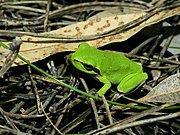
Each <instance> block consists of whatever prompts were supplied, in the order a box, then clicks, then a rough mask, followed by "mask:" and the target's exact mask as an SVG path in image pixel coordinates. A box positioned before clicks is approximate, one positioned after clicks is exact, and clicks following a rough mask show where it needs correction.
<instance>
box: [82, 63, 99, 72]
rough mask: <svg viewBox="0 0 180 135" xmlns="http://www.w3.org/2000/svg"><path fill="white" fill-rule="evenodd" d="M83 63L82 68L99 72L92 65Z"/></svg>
mask: <svg viewBox="0 0 180 135" xmlns="http://www.w3.org/2000/svg"><path fill="white" fill-rule="evenodd" d="M83 65H84V68H85V69H86V70H88V71H94V72H96V73H97V74H100V71H99V70H98V69H97V68H94V67H93V66H91V65H88V64H83Z"/></svg>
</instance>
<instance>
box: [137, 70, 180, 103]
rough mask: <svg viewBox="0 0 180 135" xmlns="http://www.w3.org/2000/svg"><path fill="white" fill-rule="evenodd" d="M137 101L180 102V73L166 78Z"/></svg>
mask: <svg viewBox="0 0 180 135" xmlns="http://www.w3.org/2000/svg"><path fill="white" fill-rule="evenodd" d="M138 101H139V102H161V103H180V73H178V74H175V75H172V76H170V77H168V78H166V79H165V80H163V81H162V82H160V83H159V84H158V85H157V86H155V87H154V88H153V89H152V90H151V91H150V92H149V93H148V94H147V95H146V96H145V97H143V98H141V99H139V100H138Z"/></svg>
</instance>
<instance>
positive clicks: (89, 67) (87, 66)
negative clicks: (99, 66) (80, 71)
mask: <svg viewBox="0 0 180 135" xmlns="http://www.w3.org/2000/svg"><path fill="white" fill-rule="evenodd" d="M83 65H84V68H85V69H86V70H88V71H91V70H93V66H91V65H87V64H83Z"/></svg>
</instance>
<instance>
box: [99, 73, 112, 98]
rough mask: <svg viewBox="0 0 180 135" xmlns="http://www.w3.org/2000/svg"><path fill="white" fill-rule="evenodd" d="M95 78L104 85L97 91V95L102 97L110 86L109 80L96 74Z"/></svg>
mask: <svg viewBox="0 0 180 135" xmlns="http://www.w3.org/2000/svg"><path fill="white" fill-rule="evenodd" d="M97 78H98V80H99V81H100V82H102V83H103V84H104V86H103V87H102V88H101V89H100V90H98V92H97V93H98V95H99V96H101V97H102V96H103V95H104V94H105V93H106V91H108V90H109V88H110V87H111V82H110V81H109V80H108V79H106V78H105V77H101V76H98V77H97Z"/></svg>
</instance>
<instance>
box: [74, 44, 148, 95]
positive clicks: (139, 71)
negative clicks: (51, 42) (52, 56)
mask: <svg viewBox="0 0 180 135" xmlns="http://www.w3.org/2000/svg"><path fill="white" fill-rule="evenodd" d="M70 61H71V63H72V64H73V66H74V67H75V68H77V69H78V70H80V71H82V72H85V73H88V74H91V75H92V76H94V77H95V78H97V79H98V80H99V81H100V82H102V83H103V84H104V85H103V87H102V88H101V89H100V90H99V91H98V92H97V93H98V95H99V96H103V95H104V94H105V93H106V91H107V90H108V89H109V88H110V87H111V83H113V84H118V86H117V89H118V91H119V92H121V93H128V92H129V91H131V90H132V89H134V88H135V87H137V86H138V85H139V84H141V83H142V82H143V81H145V80H146V79H147V78H148V75H147V73H145V72H143V68H142V65H141V63H138V62H134V61H132V60H130V59H128V58H127V57H125V56H124V55H123V54H118V53H114V52H107V51H102V50H98V49H96V48H94V47H92V46H90V45H89V44H88V43H81V44H80V45H79V47H78V49H77V50H76V52H75V53H73V54H72V55H71V57H70Z"/></svg>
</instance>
